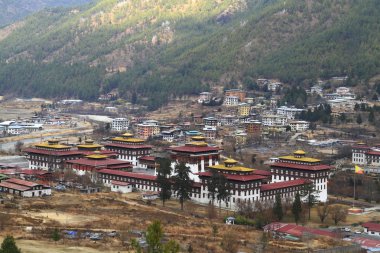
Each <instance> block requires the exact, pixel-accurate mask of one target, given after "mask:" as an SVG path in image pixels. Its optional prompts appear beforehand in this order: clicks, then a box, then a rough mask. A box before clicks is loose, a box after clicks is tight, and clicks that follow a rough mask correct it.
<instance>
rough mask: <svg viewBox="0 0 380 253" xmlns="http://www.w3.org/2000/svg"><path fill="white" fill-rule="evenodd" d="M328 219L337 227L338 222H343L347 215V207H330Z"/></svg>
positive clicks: (337, 205)
mask: <svg viewBox="0 0 380 253" xmlns="http://www.w3.org/2000/svg"><path fill="white" fill-rule="evenodd" d="M329 213H330V217H331V219H332V220H333V221H334V224H335V225H338V223H339V222H340V221H345V220H346V218H347V215H348V209H347V207H345V206H343V205H339V204H336V205H332V206H331V207H330V212H329Z"/></svg>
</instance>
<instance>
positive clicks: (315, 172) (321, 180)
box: [271, 150, 331, 202]
mask: <svg viewBox="0 0 380 253" xmlns="http://www.w3.org/2000/svg"><path fill="white" fill-rule="evenodd" d="M330 169H331V167H330V166H329V165H324V164H322V163H321V160H319V159H316V158H311V157H306V153H305V152H304V151H302V150H297V151H295V152H294V153H293V155H289V156H282V157H279V160H278V161H277V162H275V163H273V164H271V173H272V182H284V181H289V180H296V179H306V180H309V181H311V182H312V183H313V184H314V187H315V190H317V191H319V200H320V201H322V202H325V201H326V200H327V179H328V176H329V170H330Z"/></svg>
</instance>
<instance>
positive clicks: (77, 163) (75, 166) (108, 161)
mask: <svg viewBox="0 0 380 253" xmlns="http://www.w3.org/2000/svg"><path fill="white" fill-rule="evenodd" d="M132 167H133V165H132V164H131V162H128V161H123V160H118V159H112V158H109V157H108V156H107V155H103V154H101V153H100V152H98V153H94V154H91V155H88V156H85V157H84V158H79V159H76V160H70V161H66V163H65V169H69V170H72V171H74V172H75V173H76V174H77V175H85V174H88V175H90V177H91V178H95V177H96V173H97V172H98V171H99V170H101V169H112V170H124V171H132Z"/></svg>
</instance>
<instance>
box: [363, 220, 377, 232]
mask: <svg viewBox="0 0 380 253" xmlns="http://www.w3.org/2000/svg"><path fill="white" fill-rule="evenodd" d="M362 227H363V228H367V229H368V230H371V231H376V232H380V224H379V223H375V222H366V223H363V224H362Z"/></svg>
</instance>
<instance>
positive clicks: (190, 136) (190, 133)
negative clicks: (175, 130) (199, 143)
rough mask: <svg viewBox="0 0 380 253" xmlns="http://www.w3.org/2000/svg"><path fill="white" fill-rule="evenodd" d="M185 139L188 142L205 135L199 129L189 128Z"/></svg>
mask: <svg viewBox="0 0 380 253" xmlns="http://www.w3.org/2000/svg"><path fill="white" fill-rule="evenodd" d="M184 134H185V140H186V142H190V141H191V140H192V139H193V138H194V137H199V136H203V133H201V132H199V131H197V130H189V131H185V133H184Z"/></svg>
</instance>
